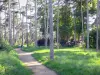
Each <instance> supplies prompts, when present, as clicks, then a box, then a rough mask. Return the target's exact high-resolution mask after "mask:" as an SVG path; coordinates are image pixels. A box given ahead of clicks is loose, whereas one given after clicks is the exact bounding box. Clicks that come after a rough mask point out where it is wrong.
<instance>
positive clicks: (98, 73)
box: [24, 47, 100, 75]
mask: <svg viewBox="0 0 100 75" xmlns="http://www.w3.org/2000/svg"><path fill="white" fill-rule="evenodd" d="M30 49H31V50H30ZM24 50H25V51H34V54H33V56H34V57H35V58H36V59H37V60H38V61H39V62H42V63H43V64H44V65H46V66H47V67H49V68H50V69H52V70H54V71H56V72H57V73H58V74H59V75H100V53H97V52H93V51H92V50H89V51H84V50H83V49H80V48H76V47H75V48H65V49H59V50H57V49H55V60H53V61H50V59H49V49H40V50H39V49H36V50H35V49H34V48H33V49H32V47H31V48H26V49H25V48H24Z"/></svg>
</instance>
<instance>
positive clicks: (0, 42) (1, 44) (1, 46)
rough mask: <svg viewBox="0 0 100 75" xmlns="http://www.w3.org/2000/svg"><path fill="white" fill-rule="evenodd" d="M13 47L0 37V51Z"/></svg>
mask: <svg viewBox="0 0 100 75" xmlns="http://www.w3.org/2000/svg"><path fill="white" fill-rule="evenodd" d="M12 49H13V48H12V47H11V46H10V45H9V44H8V42H7V41H4V40H2V39H0V51H5V50H6V51H8V52H9V51H10V50H12Z"/></svg>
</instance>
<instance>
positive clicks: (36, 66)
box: [15, 48, 57, 75]
mask: <svg viewBox="0 0 100 75" xmlns="http://www.w3.org/2000/svg"><path fill="white" fill-rule="evenodd" d="M15 50H16V51H17V53H18V55H19V58H20V60H21V61H22V62H23V63H24V64H25V65H26V66H27V67H28V68H29V69H31V70H32V71H33V72H34V75H57V74H56V73H55V72H54V71H52V70H50V69H48V68H47V67H45V66H44V65H42V64H41V63H39V62H38V61H36V60H35V59H34V57H32V56H31V54H32V53H30V52H24V51H22V50H21V49H20V48H17V49H15Z"/></svg>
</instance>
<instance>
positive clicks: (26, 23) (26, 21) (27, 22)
mask: <svg viewBox="0 0 100 75" xmlns="http://www.w3.org/2000/svg"><path fill="white" fill-rule="evenodd" d="M27 9H28V8H27V4H26V27H27V28H26V29H27V30H26V43H27V47H28V43H29V41H28V22H27Z"/></svg>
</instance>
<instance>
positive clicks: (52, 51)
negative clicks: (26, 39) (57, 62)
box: [48, 0, 54, 60]
mask: <svg viewBox="0 0 100 75" xmlns="http://www.w3.org/2000/svg"><path fill="white" fill-rule="evenodd" d="M48 9H49V27H50V59H51V60H53V59H54V41H53V8H52V0H49V8H48Z"/></svg>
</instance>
